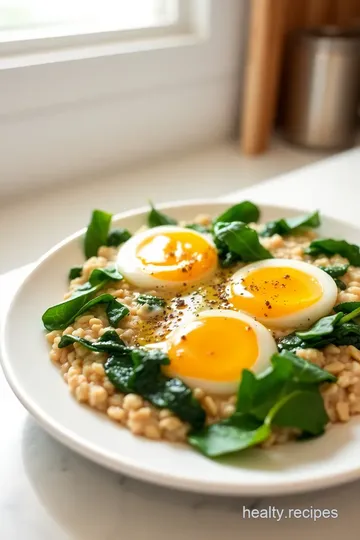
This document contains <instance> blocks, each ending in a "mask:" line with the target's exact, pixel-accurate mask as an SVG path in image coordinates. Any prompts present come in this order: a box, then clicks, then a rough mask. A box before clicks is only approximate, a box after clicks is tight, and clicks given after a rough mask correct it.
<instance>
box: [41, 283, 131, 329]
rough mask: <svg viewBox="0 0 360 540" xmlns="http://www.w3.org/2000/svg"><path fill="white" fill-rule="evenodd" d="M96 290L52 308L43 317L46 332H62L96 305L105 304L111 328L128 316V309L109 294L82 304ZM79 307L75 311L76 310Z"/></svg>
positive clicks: (92, 289) (90, 290)
mask: <svg viewBox="0 0 360 540" xmlns="http://www.w3.org/2000/svg"><path fill="white" fill-rule="evenodd" d="M94 290H96V288H95V287H93V288H91V289H89V291H88V293H87V294H86V291H85V293H84V294H83V295H78V296H75V297H74V298H70V299H69V300H65V302H62V303H61V304H57V305H56V306H52V307H51V308H49V309H48V310H47V311H45V313H44V315H43V323H44V326H45V328H46V329H47V330H62V329H64V328H66V327H67V326H69V324H71V323H72V322H73V321H74V320H75V319H76V318H77V317H79V316H80V315H82V314H83V313H86V312H87V311H89V310H90V309H91V308H92V307H94V306H96V305H98V304H106V305H107V307H106V313H107V316H108V318H109V322H110V324H111V325H112V326H117V324H118V322H119V321H120V320H121V319H123V318H124V317H125V316H126V315H128V314H129V309H128V308H127V307H126V306H124V305H123V304H121V303H120V302H119V301H118V300H116V299H115V298H114V297H113V296H112V295H111V294H100V295H99V296H96V297H95V298H93V299H91V300H88V301H87V302H86V303H83V300H84V299H85V298H86V297H87V296H88V294H92V293H93V292H94ZM78 306H81V307H79V308H78V309H77V310H76V308H77V307H78Z"/></svg>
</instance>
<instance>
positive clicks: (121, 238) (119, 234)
mask: <svg viewBox="0 0 360 540" xmlns="http://www.w3.org/2000/svg"><path fill="white" fill-rule="evenodd" d="M129 238H131V233H130V232H129V231H128V230H127V229H122V228H121V229H114V230H113V231H111V233H110V234H109V235H108V237H107V241H106V245H107V246H111V247H118V246H120V244H123V243H124V242H127V241H128V240H129Z"/></svg>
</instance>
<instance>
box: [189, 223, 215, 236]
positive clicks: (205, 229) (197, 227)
mask: <svg viewBox="0 0 360 540" xmlns="http://www.w3.org/2000/svg"><path fill="white" fill-rule="evenodd" d="M186 228H187V229H191V230H193V231H196V232H199V233H201V234H208V233H210V232H211V229H210V227H206V226H205V225H200V223H190V225H186Z"/></svg>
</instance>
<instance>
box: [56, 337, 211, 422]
mask: <svg viewBox="0 0 360 540" xmlns="http://www.w3.org/2000/svg"><path fill="white" fill-rule="evenodd" d="M73 343H79V344H81V345H82V346H84V347H86V348H87V349H89V350H90V351H94V352H99V353H107V354H109V355H110V356H109V358H108V359H107V361H106V363H105V373H106V375H107V377H108V378H109V380H110V381H111V382H112V383H113V385H114V386H115V387H116V388H117V389H118V390H120V391H121V392H124V393H129V392H131V393H135V394H138V395H140V396H142V397H144V398H145V399H147V400H148V401H150V402H151V403H152V404H153V405H155V406H156V407H159V408H166V409H170V410H171V411H173V412H174V413H175V414H176V415H177V416H178V417H179V418H181V419H182V420H184V422H188V423H189V424H190V425H191V426H192V427H193V428H194V429H201V428H202V427H203V426H204V423H205V417H206V415H205V411H204V410H203V409H202V407H201V405H200V404H199V402H198V401H197V400H196V399H195V398H194V397H193V394H192V390H191V389H190V388H189V387H188V386H186V384H185V383H183V382H182V381H181V380H180V379H177V378H169V377H166V376H165V375H164V374H163V373H162V367H163V366H167V365H169V363H170V360H169V357H168V356H167V354H165V353H164V352H162V351H161V350H159V349H140V348H132V347H127V346H126V345H125V344H124V342H123V341H122V340H121V339H120V338H119V336H118V334H117V333H116V332H115V331H114V330H108V331H107V332H105V334H104V335H103V336H102V337H101V338H100V339H98V340H96V341H89V340H87V339H83V338H79V337H77V336H73V335H64V336H62V338H61V340H60V342H59V345H58V347H59V348H60V349H61V348H63V347H68V346H69V345H72V344H73Z"/></svg>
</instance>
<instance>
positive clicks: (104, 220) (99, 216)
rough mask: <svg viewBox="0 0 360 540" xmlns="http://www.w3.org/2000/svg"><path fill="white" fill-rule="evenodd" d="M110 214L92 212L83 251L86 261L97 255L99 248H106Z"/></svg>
mask: <svg viewBox="0 0 360 540" xmlns="http://www.w3.org/2000/svg"><path fill="white" fill-rule="evenodd" d="M111 218H112V214H109V213H108V212H104V211H103V210H93V213H92V216H91V221H90V223H89V226H88V228H87V230H86V234H85V240H84V249H85V256H86V258H87V259H89V258H90V257H94V256H96V255H97V252H98V249H99V247H100V246H106V243H107V238H108V234H109V229H110V224H111Z"/></svg>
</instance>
